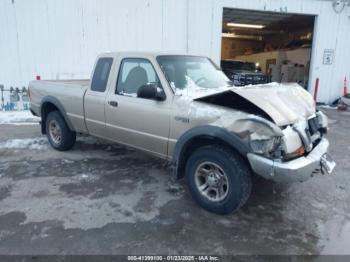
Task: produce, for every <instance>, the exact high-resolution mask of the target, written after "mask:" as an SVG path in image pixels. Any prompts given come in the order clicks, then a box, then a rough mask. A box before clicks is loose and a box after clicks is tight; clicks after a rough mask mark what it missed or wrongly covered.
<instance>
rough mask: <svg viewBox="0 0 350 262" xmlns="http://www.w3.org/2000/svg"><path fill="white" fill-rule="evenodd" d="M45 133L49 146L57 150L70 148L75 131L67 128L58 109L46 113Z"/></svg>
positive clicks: (73, 140)
mask: <svg viewBox="0 0 350 262" xmlns="http://www.w3.org/2000/svg"><path fill="white" fill-rule="evenodd" d="M46 135H47V138H48V139H49V142H50V144H51V146H52V147H53V148H54V149H56V150H59V151H66V150H69V149H71V148H72V147H73V146H74V144H75V140H76V133H75V132H73V131H71V130H70V129H69V127H68V126H67V123H66V122H65V120H64V118H63V117H62V116H61V114H60V113H59V112H58V111H53V112H50V113H49V114H48V116H47V118H46Z"/></svg>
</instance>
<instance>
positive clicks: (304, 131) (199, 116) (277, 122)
mask: <svg viewBox="0 0 350 262" xmlns="http://www.w3.org/2000/svg"><path fill="white" fill-rule="evenodd" d="M29 91H30V99H31V111H32V113H33V114H34V115H37V116H41V131H42V133H43V134H46V135H47V137H48V140H49V142H50V144H51V145H52V147H53V148H55V149H57V150H61V151H64V150H69V149H71V148H72V147H73V145H74V143H75V139H76V134H77V133H84V134H89V135H92V136H96V137H100V138H104V139H107V140H109V141H112V142H117V143H120V144H124V145H127V146H130V147H133V148H136V149H140V150H143V151H145V152H148V153H151V154H153V155H155V156H157V157H159V158H163V159H167V160H169V161H171V162H172V163H173V164H174V171H175V175H176V176H177V178H186V180H187V183H188V186H189V190H190V192H191V194H192V196H193V198H194V199H195V200H196V202H197V203H198V204H199V205H200V206H202V207H203V208H205V209H207V210H209V211H211V212H215V213H220V214H227V213H230V212H233V211H235V210H238V209H239V208H240V207H242V206H243V205H244V204H245V203H246V201H247V200H248V198H249V195H250V192H251V186H252V180H251V177H252V175H259V176H262V177H264V178H266V179H271V180H274V181H277V182H284V183H288V182H299V181H300V182H301V181H305V180H307V179H308V178H309V177H310V176H311V175H312V173H314V172H319V171H322V172H326V173H331V172H332V170H333V168H334V166H335V163H334V162H333V161H332V160H331V159H330V158H329V157H328V154H327V151H328V147H329V142H328V140H327V139H326V138H325V134H326V133H327V130H328V123H327V117H326V116H325V115H324V114H323V113H322V112H320V111H317V110H316V108H315V103H314V101H313V99H312V97H311V95H310V94H309V93H307V92H306V91H305V90H304V89H303V88H301V87H300V86H298V85H297V84H288V85H287V84H275V83H272V84H266V85H258V86H247V87H234V86H232V82H230V81H229V79H228V78H227V77H226V76H225V75H224V73H223V72H222V71H221V70H220V69H219V68H218V67H217V66H216V65H215V64H214V63H213V62H211V60H210V59H208V58H206V57H198V56H188V55H168V54H166V55H164V54H149V53H105V54H101V55H100V56H99V57H98V58H97V61H96V64H95V69H94V71H93V74H92V78H91V80H67V81H33V82H31V83H30V84H29Z"/></svg>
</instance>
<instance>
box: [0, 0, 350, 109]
mask: <svg viewBox="0 0 350 262" xmlns="http://www.w3.org/2000/svg"><path fill="white" fill-rule="evenodd" d="M224 8H235V9H245V10H259V11H266V12H267V11H270V12H280V13H285V14H286V13H292V14H308V15H314V16H315V17H316V19H315V27H314V41H313V48H312V54H311V57H312V59H311V65H310V81H309V87H308V88H309V91H310V92H311V93H313V91H314V90H313V89H314V83H315V80H316V78H320V86H319V95H318V101H319V102H326V103H330V102H332V101H333V100H334V99H336V98H338V97H340V96H341V95H342V92H343V83H344V77H345V76H347V78H348V79H349V78H350V52H349V48H350V4H349V1H348V0H340V1H336V2H333V1H327V0H324V1H322V0H249V1H248V0H247V1H240V0H98V1H97V0H74V1H71V0H0V84H3V85H5V87H9V86H13V87H17V86H18V87H22V86H26V85H27V83H28V81H30V80H33V79H35V76H36V75H40V76H41V78H42V79H64V78H88V77H89V76H90V72H91V70H92V66H93V63H94V59H95V56H96V55H97V54H98V53H100V52H104V51H122V50H129V51H176V52H185V53H191V54H201V55H206V56H209V57H211V58H212V59H213V60H214V61H215V62H216V63H218V64H219V62H220V59H221V41H222V37H221V35H222V22H223V9H224ZM325 55H328V56H329V57H328V58H329V59H330V61H328V63H325V61H324V58H325V57H324V56H325Z"/></svg>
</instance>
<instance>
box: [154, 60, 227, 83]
mask: <svg viewBox="0 0 350 262" xmlns="http://www.w3.org/2000/svg"><path fill="white" fill-rule="evenodd" d="M157 61H158V63H159V65H160V67H161V68H162V71H163V73H164V75H165V77H166V78H167V80H168V82H169V84H170V86H171V87H172V88H173V89H175V88H176V89H186V88H192V87H194V88H196V87H197V88H198V87H199V88H206V89H207V88H219V87H224V86H231V85H232V83H231V82H230V80H229V79H228V78H227V77H226V75H225V74H224V73H223V72H222V71H221V70H220V69H219V68H218V67H216V66H215V65H214V63H212V62H211V61H210V60H209V59H208V58H206V57H196V56H174V55H173V56H158V57H157Z"/></svg>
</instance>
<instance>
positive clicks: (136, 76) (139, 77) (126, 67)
mask: <svg viewBox="0 0 350 262" xmlns="http://www.w3.org/2000/svg"><path fill="white" fill-rule="evenodd" d="M147 84H155V85H156V86H158V87H160V88H161V84H160V81H159V78H158V76H157V74H156V71H155V70H154V68H153V66H152V64H151V62H150V61H148V60H147V59H142V58H126V59H124V60H123V61H122V63H121V65H120V70H119V75H118V82H117V87H116V94H119V95H126V96H133V97H137V91H138V90H139V88H140V87H141V86H143V85H147Z"/></svg>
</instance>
